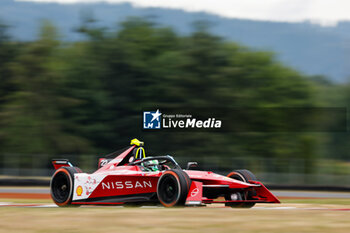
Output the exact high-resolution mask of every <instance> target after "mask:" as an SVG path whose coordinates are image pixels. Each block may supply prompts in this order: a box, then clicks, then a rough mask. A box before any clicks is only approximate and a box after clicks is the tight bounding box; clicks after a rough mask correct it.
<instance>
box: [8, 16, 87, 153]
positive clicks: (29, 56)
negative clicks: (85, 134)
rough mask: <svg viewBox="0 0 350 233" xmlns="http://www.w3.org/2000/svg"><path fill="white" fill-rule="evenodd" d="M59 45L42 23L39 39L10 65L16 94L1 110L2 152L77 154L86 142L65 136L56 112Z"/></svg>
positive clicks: (59, 97) (60, 100)
mask: <svg viewBox="0 0 350 233" xmlns="http://www.w3.org/2000/svg"><path fill="white" fill-rule="evenodd" d="M59 43H60V42H59V41H58V40H57V33H56V29H55V27H54V26H53V25H52V24H51V23H50V22H47V21H44V22H43V24H42V28H41V30H40V36H39V39H38V40H37V41H35V42H32V43H28V44H27V45H26V46H25V47H24V48H23V49H22V50H21V52H20V55H19V56H18V57H17V58H16V59H15V61H14V62H13V65H12V70H13V73H14V78H15V82H16V85H17V86H18V90H17V91H16V92H15V93H14V94H13V95H11V97H10V102H9V103H8V104H7V105H5V106H4V113H3V115H4V118H5V119H4V120H5V123H6V125H5V126H4V129H3V130H4V131H5V132H6V134H5V140H4V141H5V146H4V148H3V150H5V151H6V152H12V153H13V152H16V153H44V154H55V153H81V152H84V151H86V148H87V147H88V142H87V141H86V140H85V139H84V138H78V137H74V136H72V135H70V134H67V133H66V132H65V122H64V119H63V118H62V115H61V112H60V111H59V108H60V106H62V105H64V104H65V101H66V99H65V97H64V96H62V95H60V90H61V89H60V79H61V78H62V76H61V73H60V72H58V70H57V68H58V67H59V66H60V64H59V62H58V61H57V60H56V59H55V58H54V53H55V52H56V50H57V49H58V46H59Z"/></svg>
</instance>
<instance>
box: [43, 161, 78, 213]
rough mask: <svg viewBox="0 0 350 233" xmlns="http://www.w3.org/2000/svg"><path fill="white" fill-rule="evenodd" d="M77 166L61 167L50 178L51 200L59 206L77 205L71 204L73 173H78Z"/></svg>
mask: <svg viewBox="0 0 350 233" xmlns="http://www.w3.org/2000/svg"><path fill="white" fill-rule="evenodd" d="M80 172H81V170H80V169H79V168H77V167H61V168H59V169H58V170H57V171H56V172H55V173H54V175H53V176H52V178H51V182H50V193H51V198H52V200H53V201H54V202H55V203H56V205H58V206H60V207H68V206H78V205H72V204H71V203H72V197H73V188H74V174H75V173H80Z"/></svg>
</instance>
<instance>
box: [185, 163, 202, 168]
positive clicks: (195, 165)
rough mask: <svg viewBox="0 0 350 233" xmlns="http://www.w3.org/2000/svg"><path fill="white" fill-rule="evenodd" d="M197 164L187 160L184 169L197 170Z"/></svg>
mask: <svg viewBox="0 0 350 233" xmlns="http://www.w3.org/2000/svg"><path fill="white" fill-rule="evenodd" d="M198 168H199V166H198V163H197V162H188V163H187V167H186V170H198Z"/></svg>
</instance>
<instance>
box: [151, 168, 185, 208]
mask: <svg viewBox="0 0 350 233" xmlns="http://www.w3.org/2000/svg"><path fill="white" fill-rule="evenodd" d="M190 186H191V179H190V178H189V176H188V175H187V174H186V173H185V172H184V171H182V170H178V169H173V170H168V171H165V172H164V173H163V175H162V176H161V177H160V178H159V180H158V184H157V196H158V200H159V201H160V203H161V204H162V205H163V206H165V207H173V206H183V205H185V202H186V198H187V194H188V191H189V190H190Z"/></svg>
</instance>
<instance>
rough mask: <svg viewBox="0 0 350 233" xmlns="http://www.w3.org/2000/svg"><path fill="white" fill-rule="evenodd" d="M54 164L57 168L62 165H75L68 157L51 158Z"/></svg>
mask: <svg viewBox="0 0 350 233" xmlns="http://www.w3.org/2000/svg"><path fill="white" fill-rule="evenodd" d="M51 162H52V165H53V166H54V167H55V170H57V169H59V168H61V167H73V165H72V164H71V163H70V162H69V160H68V159H53V160H51Z"/></svg>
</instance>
